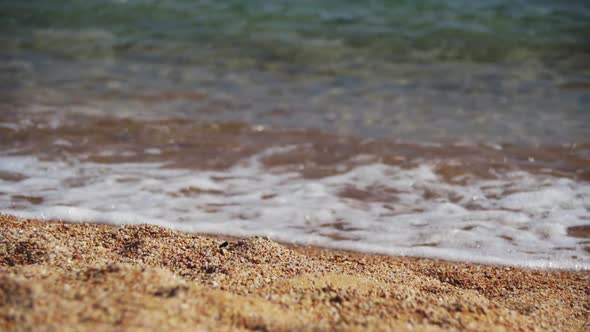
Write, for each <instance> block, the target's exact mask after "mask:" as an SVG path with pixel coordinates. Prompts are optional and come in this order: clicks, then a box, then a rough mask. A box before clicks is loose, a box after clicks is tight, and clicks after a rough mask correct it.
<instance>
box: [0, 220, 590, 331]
mask: <svg viewBox="0 0 590 332" xmlns="http://www.w3.org/2000/svg"><path fill="white" fill-rule="evenodd" d="M589 328H590V275H589V274H588V273H587V272H564V271H535V270H528V269H520V268H513V267H495V266H483V265H475V264H463V263H452V262H443V261H435V260H427V259H416V258H403V257H388V256H380V255H364V254H359V253H350V252H343V251H334V250H326V249H321V248H309V247H297V246H287V245H283V244H279V243H276V242H273V241H272V240H270V239H266V238H260V237H254V238H248V239H235V238H224V237H218V236H203V235H195V234H186V233H181V232H176V231H173V230H169V229H164V228H160V227H156V226H148V225H139V226H123V227H114V226H108V225H100V224H71V223H63V222H46V221H37V220H25V219H20V218H16V217H13V216H8V215H1V216H0V330H3V331H13V330H37V331H47V330H61V331H65V330H93V331H102V330H139V329H141V330H144V329H147V330H176V331H181V330H187V331H188V330H190V331H194V330H262V331H292V330H359V331H361V330H362V331H364V330H427V331H430V330H494V331H496V330H499V331H501V330H509V331H514V330H527V331H529V330H554V331H584V330H586V331H587V330H588V329H589Z"/></svg>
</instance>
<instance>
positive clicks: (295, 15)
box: [0, 0, 590, 269]
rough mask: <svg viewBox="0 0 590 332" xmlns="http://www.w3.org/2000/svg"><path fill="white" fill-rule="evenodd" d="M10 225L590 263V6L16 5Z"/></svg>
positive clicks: (2, 144) (4, 18) (3, 187)
mask: <svg viewBox="0 0 590 332" xmlns="http://www.w3.org/2000/svg"><path fill="white" fill-rule="evenodd" d="M0 6H2V10H1V12H2V14H1V16H0V28H1V29H2V32H3V33H2V36H1V37H0V45H1V46H2V47H0V49H1V50H0V59H1V60H2V61H0V211H2V212H6V213H14V214H19V215H25V216H34V217H41V218H46V219H65V220H71V221H92V222H105V223H114V224H126V223H137V222H152V223H157V224H161V225H166V226H168V227H174V228H178V229H183V230H188V231H196V232H208V233H221V234H231V235H269V236H271V237H273V238H275V239H277V240H283V241H288V242H297V243H303V244H315V245H321V246H328V247H335V248H346V249H352V250H360V251H371V252H381V253H388V254H397V255H413V256H426V257H434V258H444V259H452V260H461V261H471V262H485V263H497V264H508V265H520V266H532V267H548V268H566V269H590V236H589V235H588V234H589V229H590V140H589V139H588V129H587V128H588V127H589V125H590V113H589V112H588V109H590V72H589V68H590V66H589V64H590V62H589V61H588V59H590V49H589V48H588V43H587V38H586V34H585V32H586V31H588V29H590V24H589V22H590V8H589V7H588V5H587V4H586V3H585V2H582V1H579V2H576V1H567V2H563V3H560V4H556V3H552V2H542V1H539V2H535V3H530V2H522V3H521V2H514V3H513V2H508V1H499V0H498V1H488V2H483V1H482V2H463V1H444V2H429V1H424V2H421V3H419V4H415V3H414V2H408V3H405V2H397V3H390V2H386V1H371V2H369V3H367V4H363V5H361V4H360V3H357V2H353V1H340V2H334V1H316V2H313V3H312V2H306V1H295V2H292V1H281V2H270V1H255V2H248V5H244V4H242V2H238V1H236V2H232V1H227V2H207V1H181V0H175V1H167V2H155V1H145V0H144V1H139V0H138V1H131V0H129V1H113V2H108V3H105V2H100V4H99V3H98V2H95V1H84V2H73V1H55V2H51V3H47V4H44V3H37V2H34V3H23V2H16V1H14V2H13V1H6V2H3V3H2V4H1V5H0Z"/></svg>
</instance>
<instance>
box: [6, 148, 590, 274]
mask: <svg viewBox="0 0 590 332" xmlns="http://www.w3.org/2000/svg"><path fill="white" fill-rule="evenodd" d="M273 152H276V150H270V151H267V152H265V153H263V154H261V155H258V156H255V157H253V158H251V159H248V160H246V161H244V162H242V163H240V164H239V165H236V166H235V167H233V168H231V169H228V170H226V171H196V170H188V169H165V168H162V167H161V166H162V165H160V164H157V163H126V164H96V163H79V162H44V161H39V160H37V159H36V158H34V157H15V156H1V157H0V171H18V172H21V173H23V174H24V175H26V176H27V178H26V179H24V180H21V181H9V180H6V181H4V180H0V211H2V212H5V213H11V214H16V215H20V216H25V217H35V218H43V219H62V220H67V221H73V222H100V223H108V224H116V225H120V224H136V223H152V224H158V225H161V226H165V227H171V228H175V229H179V230H183V231H190V232H206V233H221V234H227V235H236V236H250V235H268V236H270V237H272V238H274V239H276V240H279V241H287V242H294V243H300V244H311V245H321V246H327V247H334V248H342V249H350V250H358V251H367V252H379V253H385V254H394V255H411V256H422V257H433V258H441V259H449V260H460V261H469V262H481V263H493V264H507V265H519V266H529V267H543V268H563V269H590V255H589V254H588V253H587V252H585V251H584V248H583V247H582V246H583V245H582V244H580V243H579V242H580V239H575V238H572V237H569V236H568V235H567V228H568V227H571V226H577V225H583V224H588V223H589V221H588V220H589V219H590V185H589V184H588V183H584V182H576V181H573V180H570V179H565V178H555V177H549V176H544V175H533V174H530V173H526V172H510V173H506V174H504V175H502V176H500V177H499V178H498V179H495V180H472V181H470V182H468V183H467V184H464V185H459V184H449V183H446V182H444V181H442V180H441V179H440V178H439V177H438V176H437V175H436V173H435V172H434V171H433V165H429V164H427V163H424V164H423V165H421V166H419V167H416V168H413V169H401V168H398V167H395V166H388V165H384V164H379V163H376V164H368V165H364V166H359V167H356V168H354V169H352V170H350V171H348V172H346V173H343V174H340V175H334V176H329V177H325V178H322V179H314V180H310V179H304V178H302V177H301V176H300V175H299V174H297V173H293V172H286V171H281V170H278V169H275V170H272V169H271V170H268V169H264V168H263V167H262V166H261V164H260V158H261V157H262V156H264V155H268V154H272V153H273ZM376 186H377V187H380V188H389V189H392V190H391V191H390V192H391V194H390V195H389V196H386V199H378V200H366V201H363V200H357V199H353V198H345V197H343V196H342V195H338V193H339V192H341V191H342V190H344V189H345V188H350V187H354V188H357V189H360V190H369V191H370V190H372V189H371V188H375V187H376ZM426 193H435V194H436V195H435V196H434V197H432V196H431V195H430V196H429V195H426ZM16 195H25V196H39V197H42V198H43V202H42V203H41V204H36V205H35V204H33V203H30V202H28V201H23V200H18V199H16V198H13V197H12V196H16Z"/></svg>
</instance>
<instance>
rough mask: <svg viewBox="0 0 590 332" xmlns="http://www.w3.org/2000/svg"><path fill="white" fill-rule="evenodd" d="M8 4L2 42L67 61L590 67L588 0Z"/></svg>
mask: <svg viewBox="0 0 590 332" xmlns="http://www.w3.org/2000/svg"><path fill="white" fill-rule="evenodd" d="M1 6H2V17H1V27H2V30H3V32H4V33H3V44H4V45H5V46H6V45H10V48H12V49H32V50H43V51H48V52H53V53H55V54H59V55H65V56H70V57H82V58H86V57H104V56H113V55H114V56H129V57H151V58H154V59H158V60H161V61H168V60H172V59H174V60H176V61H178V60H182V61H187V62H195V63H203V62H205V63H207V62H213V63H217V62H221V63H222V64H223V62H227V63H225V64H233V65H236V66H239V65H243V66H246V65H252V64H257V63H262V65H265V66H271V65H273V64H274V65H285V66H302V67H304V68H308V67H309V68H313V66H326V65H330V66H331V67H332V65H334V64H337V66H336V67H337V69H340V70H345V69H348V70H354V69H358V67H364V68H363V69H366V70H369V69H370V68H371V67H373V66H375V64H376V63H380V62H381V63H382V64H381V65H385V64H387V63H395V62H420V63H423V62H427V63H428V62H438V61H461V62H462V61H465V62H484V63H498V62H520V63H531V62H535V61H540V62H543V63H547V64H552V65H559V66H571V67H585V69H586V70H587V69H588V65H589V64H590V42H589V40H588V31H590V5H589V3H588V2H586V1H563V2H562V1H508V0H496V1H459V0H457V1H387V0H378V1H362V2H359V1H352V0H348V1H343V0H340V1H326V0H324V1H263V0H258V1H235V0H234V1H192V0H172V1H146V0H129V1H93V0H91V1H2V3H1ZM84 32H86V33H84ZM204 54H209V55H213V54H215V55H216V56H223V57H224V58H223V59H219V58H214V59H211V58H206V57H204V56H203V55H204ZM314 69H317V70H320V68H314ZM332 69H333V68H332Z"/></svg>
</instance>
